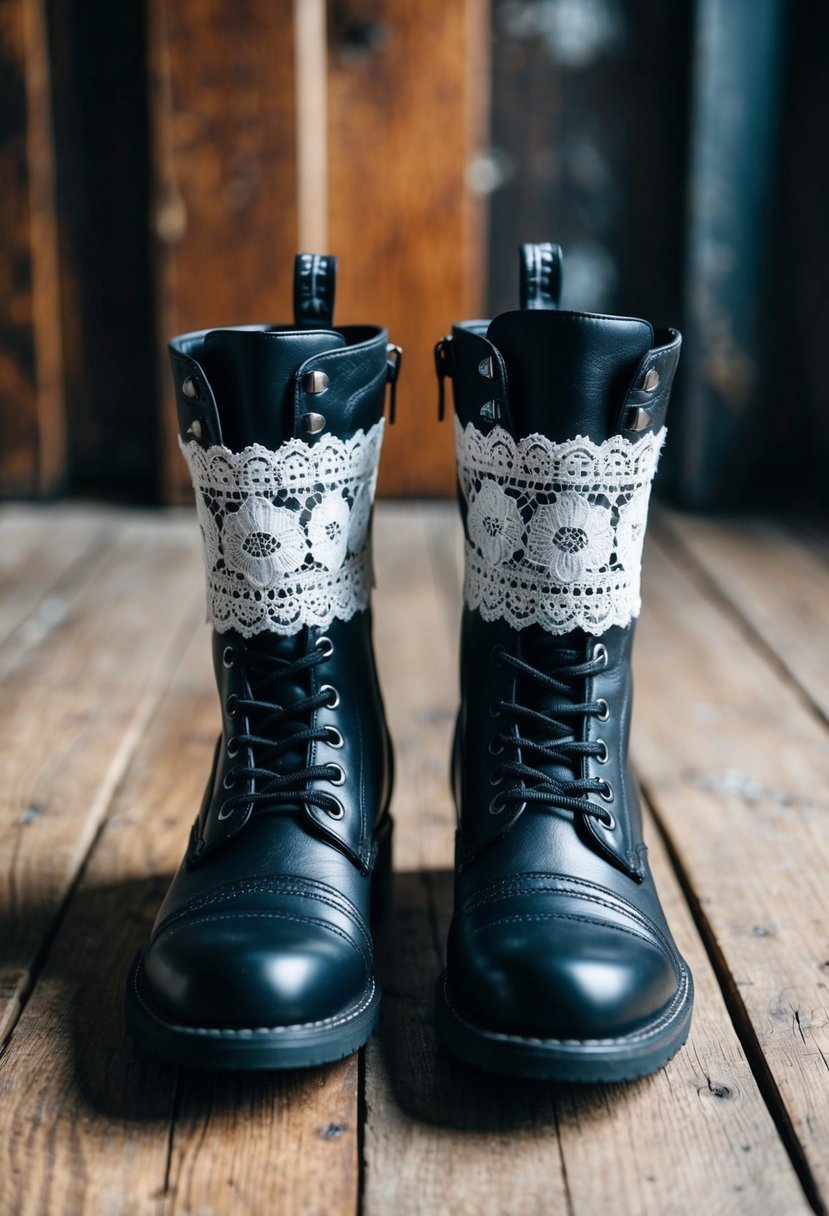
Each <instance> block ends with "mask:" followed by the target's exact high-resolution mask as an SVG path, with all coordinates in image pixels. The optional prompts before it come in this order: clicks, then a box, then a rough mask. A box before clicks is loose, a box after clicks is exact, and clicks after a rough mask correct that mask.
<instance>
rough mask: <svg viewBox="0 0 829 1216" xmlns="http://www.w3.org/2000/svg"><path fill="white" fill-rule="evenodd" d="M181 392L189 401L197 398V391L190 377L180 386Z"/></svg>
mask: <svg viewBox="0 0 829 1216" xmlns="http://www.w3.org/2000/svg"><path fill="white" fill-rule="evenodd" d="M181 391H182V392H183V393H184V395H185V397H187V398H189V400H190V401H192V400H193V398H194V397H198V395H199V390H198V388H197V386H196V382H195V380H194V379H193V377H192V376H188V377H187V379H186V380H185V381H184V383H183V384H182V386H181Z"/></svg>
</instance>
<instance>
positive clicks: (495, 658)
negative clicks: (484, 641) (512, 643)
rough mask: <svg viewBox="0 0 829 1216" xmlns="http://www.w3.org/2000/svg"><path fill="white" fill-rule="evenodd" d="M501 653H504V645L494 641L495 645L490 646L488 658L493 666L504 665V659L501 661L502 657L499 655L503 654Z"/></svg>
mask: <svg viewBox="0 0 829 1216" xmlns="http://www.w3.org/2000/svg"><path fill="white" fill-rule="evenodd" d="M503 653H504V647H503V646H502V645H501V643H500V642H496V643H495V645H494V646H493V647H492V650H491V651H490V652H489V659H490V662H491V663H492V666H493V667H503V666H504V661H503V658H502V657H501V656H502V655H503Z"/></svg>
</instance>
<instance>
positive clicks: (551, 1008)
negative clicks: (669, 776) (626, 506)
mask: <svg viewBox="0 0 829 1216" xmlns="http://www.w3.org/2000/svg"><path fill="white" fill-rule="evenodd" d="M678 351H679V335H678V334H676V332H675V331H660V332H658V333H657V334H656V336H655V335H654V331H653V329H652V327H651V326H650V325H649V324H648V323H647V322H644V321H639V320H635V319H628V318H616V317H599V316H592V315H586V314H578V313H561V312H557V311H555V310H554V309H553V308H552V307H550V306H549V305H548V307H547V308H545V309H541V310H535V309H533V310H530V311H518V312H512V313H507V314H504V315H503V316H501V317H497V318H495V320H494V321H492V322H491V323H490V324H488V325H484V324H482V323H481V322H473V323H468V324H466V325H460V326H456V327H455V328H454V329H453V332H452V339H451V353H450V354H448V355H447V356H446V360H447V363H448V367H449V370H450V374H451V376H452V380H453V392H454V401H455V409H456V412H457V414H458V416H459V418H460V421H461V422H462V423H464V424H465V423H467V422H473V423H474V425H475V426H476V427H477V428H478V429H481V430H487V429H488V428H489V427H492V426H495V425H500V426H504V427H506V428H507V429H508V430H510V431H511V433H512V434H513V435H514V436H515V437H516V438H518V437H523V436H526V435H528V434H531V433H534V432H539V433H541V434H544V435H546V436H548V437H549V438H551V439H553V440H554V441H557V442H561V441H564V440H566V439H570V438H573V437H575V436H576V435H583V436H587V437H589V438H591V439H592V440H594V441H595V442H597V443H600V442H602V441H604V440H605V439H607V438H608V437H609V436H610V435H613V434H617V433H620V432H621V431H622V421H623V418H624V416H625V410H626V409H627V408H628V407H629V406H630V405H631V404H636V403H637V402H638V400H640V399H643V400H645V401H646V403H647V407H648V409H649V411H650V413H649V417H650V419H651V422H650V423H649V426H648V428H647V429H657V428H658V427H659V426H661V425H662V422H663V420H664V412H665V408H666V406H667V398H668V394H669V391H670V384H671V381H672V378H673V373H674V371H675V369H676V361H677V359H678ZM485 356H486V358H488V359H489V360H490V363H489V364H486V365H484V367H485V370H487V371H488V370H490V369H491V371H492V374H491V375H488V376H483V375H482V373H481V371H480V366H481V361H482V360H483V359H484V357H485ZM653 367H656V368H657V369H658V371H659V377H660V379H659V384H658V385H657V386H656V387H655V388H654V389H651V390H650V391H647V390H645V389H644V387H643V385H644V383H645V382H646V377H647V373H648V371H649V370H650V369H651V368H653ZM652 380H653V378H652V377H651V379H650V380H649V381H648V383H652ZM493 398H494V399H495V400H496V401H497V403H498V410H497V417H496V418H495V419H492V418H489V417H488V416H487V414H488V412H489V411H483V412H482V405H483V404H484V403H485V401H486V400H489V399H493ZM625 433H626V434H627V432H625ZM641 433H646V432H645V431H644V430H643V431H642V432H636V433H631V434H630V435H629V436H628V437H629V438H630V439H632V440H633V441H635V440H637V439H638V438H639V437H640V434H641ZM633 636H634V625H630V626H628V627H627V628H619V627H615V628H613V629H610V630H609V631H607V632H606V633H604V634H603V635H602V636H601V638H596V637H593V636H591V635H589V634H586V633H584V632H583V631H580V630H576V631H573V632H572V633H570V634H568V635H566V636H563V637H559V636H554V635H551V634H548V633H545V632H544V631H543V630H542V629H541V628H540V627H538V626H532V627H529V628H526V629H523V630H520V631H518V630H514V629H512V628H511V627H510V626H509V625H507V624H506V623H504V622H501V621H494V622H486V621H484V620H483V619H482V617H481V616H480V614H479V613H478V612H475V611H470V610H469V609H466V608H465V609H464V612H463V619H462V628H461V704H460V710H459V714H458V720H457V728H456V735H455V745H454V756H453V785H454V794H455V800H456V805H457V808H458V833H457V871H456V887H455V911H454V916H453V920H452V925H451V929H450V934H449V941H448V951H447V988H448V991H449V992H450V993H451V998H452V1003H453V1005H454V1006H456V1007H457V1008H458V1009H460V1010H461V1011H462V1013H463V1015H464V1017H466V1018H468V1019H469V1023H470V1024H472V1025H477V1026H479V1027H481V1028H486V1029H487V1030H490V1031H497V1032H501V1033H503V1034H505V1035H512V1036H533V1038H534V1039H535V1038H537V1039H539V1040H544V1041H558V1040H567V1041H573V1042H574V1043H578V1042H580V1041H584V1042H585V1043H586V1042H587V1041H592V1040H607V1041H608V1042H610V1043H612V1042H615V1041H620V1042H621V1041H622V1040H628V1041H629V1039H630V1036H635V1035H636V1034H637V1033H639V1032H642V1031H645V1030H648V1029H649V1028H653V1027H656V1026H658V1025H659V1024H660V1019H663V1020H664V1019H665V1018H667V1016H668V1012H669V1011H670V1010H671V1009H672V1008H673V1006H674V1005H675V1004H676V1001H677V999H678V994H680V993H682V992H685V993H686V994H687V992H688V990H689V984H690V981H689V977H688V972H687V967H686V965H685V964H684V962H683V960H682V959H681V957H680V956H679V954H678V952H677V950H676V947H675V945H674V943H673V940H672V938H671V935H670V931H669V929H668V926H667V924H666V922H665V917H664V914H663V912H662V909H661V906H660V903H659V899H658V896H657V893H656V889H655V886H654V883H653V877H652V875H651V872H650V868H649V866H648V861H647V849H646V846H645V844H644V842H643V840H642V816H641V809H640V804H639V795H638V790H637V787H636V783H635V781H634V780H633V778H632V775H631V772H630V767H629V763H628V739H629V732H630V720H631V711H632V698H633V688H632V680H631V672H630V658H631V647H632V643H633ZM505 654H506V655H509V656H513V657H514V658H515V659H516V660H519V661H521V662H523V663H526V664H529V665H530V666H531V667H532V668H533V669H535V670H537V671H540V672H542V673H544V672H546V673H556V672H558V671H561V670H562V669H565V670H566V669H567V666H568V664H569V666H573V665H574V664H575V665H578V664H579V663H582V664H587V665H591V664H592V667H593V668H594V670H591V672H590V674H588V675H586V676H583V677H574V678H573V679H572V680H571V682H570V687H569V690H568V693H567V694H562V693H561V692H560V691H552V690H551V689H550V688H549V687H545V686H544V684H543V682H541V681H538V680H534V679H531V678H529V677H527V676H525V675H523V674H522V673H521V671H520V670H519V669H517V668H516V666H514V665H512V664H510V663H509V662H505V661H504V655H505ZM568 656H569V657H568ZM597 656H599V657H598V659H597ZM593 660H596V661H595V662H593ZM562 702H566V703H568V704H572V705H582V704H593V705H596V704H600V703H606V706H607V712H606V714H604V713H603V714H602V715H601V718H600V716H599V715H598V714H597V713H596V712H585V713H575V714H574V715H573V716H572V717H570V718H568V719H567V721H568V723H569V724H570V725H571V726H572V727H573V734H574V736H575V738H576V739H577V740H578V741H580V742H583V743H588V742H592V743H596V744H601V745H602V746H601V748H599V749H597V750H598V751H599V754H598V755H596V754H589V752H588V753H585V754H583V755H581V758H580V759H579V760H578V761H576V760H573V761H572V762H571V763H570V764H562V763H561V762H560V761H553V760H550V761H547V762H545V761H544V760H543V759H539V758H538V755H537V754H536V753H534V754H533V756H532V759H531V761H529V762H530V763H531V764H532V766H533V767H534V768H536V769H538V770H539V771H541V772H543V773H544V774H545V775H549V776H550V777H551V778H553V779H556V778H558V779H561V780H568V779H570V780H573V779H578V778H597V779H599V780H601V781H602V782H606V783H607V787H608V789H609V791H610V792H611V795H612V798H611V799H610V800H607V801H605V800H603V799H599V798H598V797H597V796H596V795H595V794H591V795H588V800H589V801H590V802H592V803H593V804H595V807H596V812H597V813H596V814H592V815H588V814H581V813H579V812H576V811H574V810H572V809H567V808H566V807H559V806H557V805H556V804H555V801H554V800H551V801H550V803H549V804H543V805H542V804H539V803H538V802H533V801H528V802H525V803H523V804H522V803H521V802H520V800H519V799H517V798H515V799H513V800H510V799H505V800H504V801H503V802H502V801H501V800H500V799H499V798H498V797H497V795H498V794H499V793H500V792H503V791H504V790H505V789H506V788H507V787H508V786H509V785H510V784H511V783H512V784H513V785H514V786H517V785H518V784H520V783H518V782H517V781H516V779H515V778H511V779H510V778H508V779H506V780H505V778H504V777H503V775H502V765H503V761H504V746H503V736H504V733H505V732H506V733H507V734H512V735H513V736H515V735H516V732H517V730H518V729H519V727H518V725H517V722H516V719H515V718H514V717H511V716H510V715H509V713H504V711H503V708H502V707H503V706H504V705H505V704H506V705H509V704H515V703H517V704H520V705H521V706H524V707H526V708H528V709H529V710H531V711H535V712H537V713H539V714H542V715H543V714H544V713H545V712H547V711H549V710H550V707H551V706H552V705H555V704H559V705H560V704H561V703H562ZM602 718H604V720H601V719H602ZM528 722H529V724H527V723H528ZM520 729H521V731H522V732H523V736H522V737H524V738H536V739H538V740H543V739H544V738H545V735H544V726H543V723H542V722H541V720H540V719H535V720H532V719H526V718H525V719H522V720H521V727H520Z"/></svg>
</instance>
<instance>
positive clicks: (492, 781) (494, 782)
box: [489, 769, 504, 785]
mask: <svg viewBox="0 0 829 1216" xmlns="http://www.w3.org/2000/svg"><path fill="white" fill-rule="evenodd" d="M495 773H496V769H493V770H492V772H491V773H490V774H489V784H490V785H500V784H501V782H502V781H503V780H504V774H503V773H501V776H500V777H496V776H495Z"/></svg>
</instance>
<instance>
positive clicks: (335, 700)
mask: <svg viewBox="0 0 829 1216" xmlns="http://www.w3.org/2000/svg"><path fill="white" fill-rule="evenodd" d="M320 692H330V693H331V700H330V701H329V702H328V708H329V709H336V708H337V706H338V705H339V703H340V694H339V693H338V692H337V690H336V688H335V687H334V685H333V684H321V685H320Z"/></svg>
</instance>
